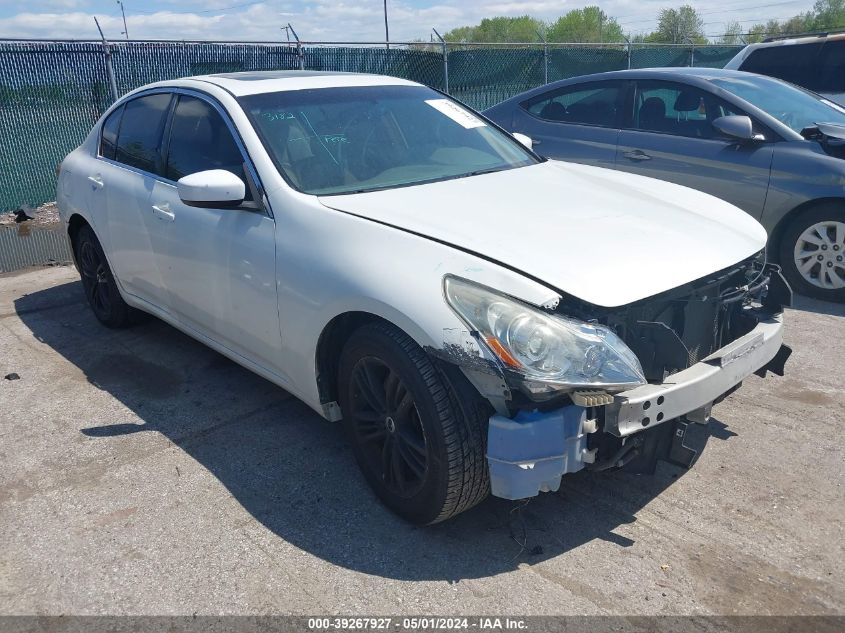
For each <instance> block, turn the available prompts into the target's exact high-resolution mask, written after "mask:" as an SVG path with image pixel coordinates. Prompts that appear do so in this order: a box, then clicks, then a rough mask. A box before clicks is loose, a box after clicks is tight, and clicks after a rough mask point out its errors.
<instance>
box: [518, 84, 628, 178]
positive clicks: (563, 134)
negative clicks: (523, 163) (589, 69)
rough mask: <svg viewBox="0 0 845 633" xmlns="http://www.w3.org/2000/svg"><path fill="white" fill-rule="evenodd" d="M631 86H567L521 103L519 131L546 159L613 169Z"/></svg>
mask: <svg viewBox="0 0 845 633" xmlns="http://www.w3.org/2000/svg"><path fill="white" fill-rule="evenodd" d="M627 85H628V82H627V81H621V80H608V81H596V82H590V83H583V84H575V85H570V86H564V87H563V88H557V89H554V90H550V91H548V92H544V93H542V94H540V95H536V96H534V97H532V98H531V99H529V100H528V101H526V102H524V103H522V104H520V107H519V108H518V111H517V112H516V113H515V115H514V122H513V131H514V132H521V133H523V134H527V135H528V136H530V137H531V139H532V140H533V141H534V144H535V147H534V149H535V151H536V152H537V153H538V154H540V155H541V156H545V157H547V158H554V159H557V160H566V161H572V162H576V163H584V164H586V165H596V166H599V167H613V163H614V160H615V157H616V142H617V138H618V136H619V129H620V126H621V121H622V111H623V107H624V104H625V97H626V94H625V93H626V88H627Z"/></svg>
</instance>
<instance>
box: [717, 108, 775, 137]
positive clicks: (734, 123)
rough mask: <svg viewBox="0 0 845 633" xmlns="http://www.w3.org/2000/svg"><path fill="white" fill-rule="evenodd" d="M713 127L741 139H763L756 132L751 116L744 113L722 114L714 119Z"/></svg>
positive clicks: (726, 134)
mask: <svg viewBox="0 0 845 633" xmlns="http://www.w3.org/2000/svg"><path fill="white" fill-rule="evenodd" d="M713 127H714V128H716V130H718V131H719V132H721V133H722V134H724V135H725V136H730V137H731V138H735V139H738V140H740V141H758V140H763V139H762V137H761V136H760V135H759V134H754V124H753V123H752V122H751V119H750V118H749V117H747V116H744V115H743V116H741V115H737V114H732V115H730V116H720V117H719V118H718V119H714V120H713Z"/></svg>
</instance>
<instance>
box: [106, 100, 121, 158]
mask: <svg viewBox="0 0 845 633" xmlns="http://www.w3.org/2000/svg"><path fill="white" fill-rule="evenodd" d="M122 116H123V106H120V107H119V108H118V109H117V110H115V111H114V112H112V113H111V114H110V115H109V116H108V118H107V119H106V120H105V121H104V122H103V131H102V133H101V134H100V156H102V157H104V158H110V159H111V160H114V154H115V151H116V150H117V133H118V130H120V119H121V117H122Z"/></svg>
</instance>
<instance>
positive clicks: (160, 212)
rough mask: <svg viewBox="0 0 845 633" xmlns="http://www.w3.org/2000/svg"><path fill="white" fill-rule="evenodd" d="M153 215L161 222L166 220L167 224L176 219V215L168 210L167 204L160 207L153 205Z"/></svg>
mask: <svg viewBox="0 0 845 633" xmlns="http://www.w3.org/2000/svg"><path fill="white" fill-rule="evenodd" d="M153 215H155V216H156V217H158V218H161V219H162V220H167V221H168V222H173V220H175V219H176V214H175V213H173V211H171V210H170V205H168V204H167V203H165V204H162V205H156V204H154V205H153Z"/></svg>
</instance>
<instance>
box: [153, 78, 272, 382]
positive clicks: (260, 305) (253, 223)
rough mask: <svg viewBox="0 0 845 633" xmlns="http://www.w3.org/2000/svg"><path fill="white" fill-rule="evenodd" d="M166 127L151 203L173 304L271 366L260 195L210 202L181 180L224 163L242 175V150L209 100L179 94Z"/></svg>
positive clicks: (266, 221) (268, 274)
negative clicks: (190, 196) (238, 202)
mask: <svg viewBox="0 0 845 633" xmlns="http://www.w3.org/2000/svg"><path fill="white" fill-rule="evenodd" d="M167 135H168V142H167V143H166V150H165V156H164V161H165V165H164V179H163V180H158V181H157V182H156V183H155V185H154V188H153V191H152V195H151V197H150V209H151V212H152V214H153V215H154V217H155V218H156V229H155V231H154V233H153V241H154V244H153V248H154V250H155V253H156V258H157V260H158V263H159V268H160V270H161V273H162V276H163V278H164V283H165V286H166V287H167V290H168V304H169V306H170V309H171V311H172V312H173V314H174V315H175V316H176V318H177V319H179V320H180V321H181V322H182V323H183V324H184V325H186V326H187V327H189V328H190V329H192V330H195V331H197V332H199V333H201V334H203V335H205V336H208V337H209V338H211V339H213V340H215V341H216V342H218V343H219V344H221V345H224V346H225V347H227V348H229V349H230V350H232V351H234V352H236V353H237V354H239V355H241V356H244V357H246V358H247V359H249V360H251V361H253V362H256V363H258V364H260V365H262V366H264V367H266V368H274V367H275V366H276V365H277V363H278V352H279V349H280V346H281V337H280V333H279V313H278V303H277V300H276V279H275V266H276V248H275V228H276V227H275V222H274V220H273V219H272V218H271V217H270V216H269V215H268V214H267V213H266V212H265V211H264V209H263V208H261V207H260V205H257V204H255V203H252V204H250V202H247V204H244V205H242V206H241V207H240V208H233V209H210V208H197V207H192V206H188V205H186V204H184V203H183V202H182V201H181V200H180V199H179V194H178V191H177V186H176V181H177V180H178V179H179V178H182V177H183V176H187V175H189V174H192V173H196V172H199V171H205V170H208V169H226V170H228V171H231V172H233V173H234V174H236V175H238V176H240V177H241V178H245V171H244V161H245V157H244V155H243V153H242V152H241V149H240V147H239V146H238V144H237V143H236V141H235V139H234V136H233V134H232V131H231V129H230V127H229V125H228V124H227V122H226V120H225V119H224V118H223V115H222V114H221V113H220V112H219V111H218V110H217V108H216V107H215V106H214V105H212V103H211V102H209V101H206V100H205V99H202V98H199V97H195V96H189V95H185V94H180V95H179V96H178V102H177V104H176V107H175V109H174V111H173V117H172V122H171V124H170V127H169V130H168V133H167ZM247 192H248V193H247V197H248V198H251V197H252V195H253V194H252V189H251V188H250V187H249V186H247Z"/></svg>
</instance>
